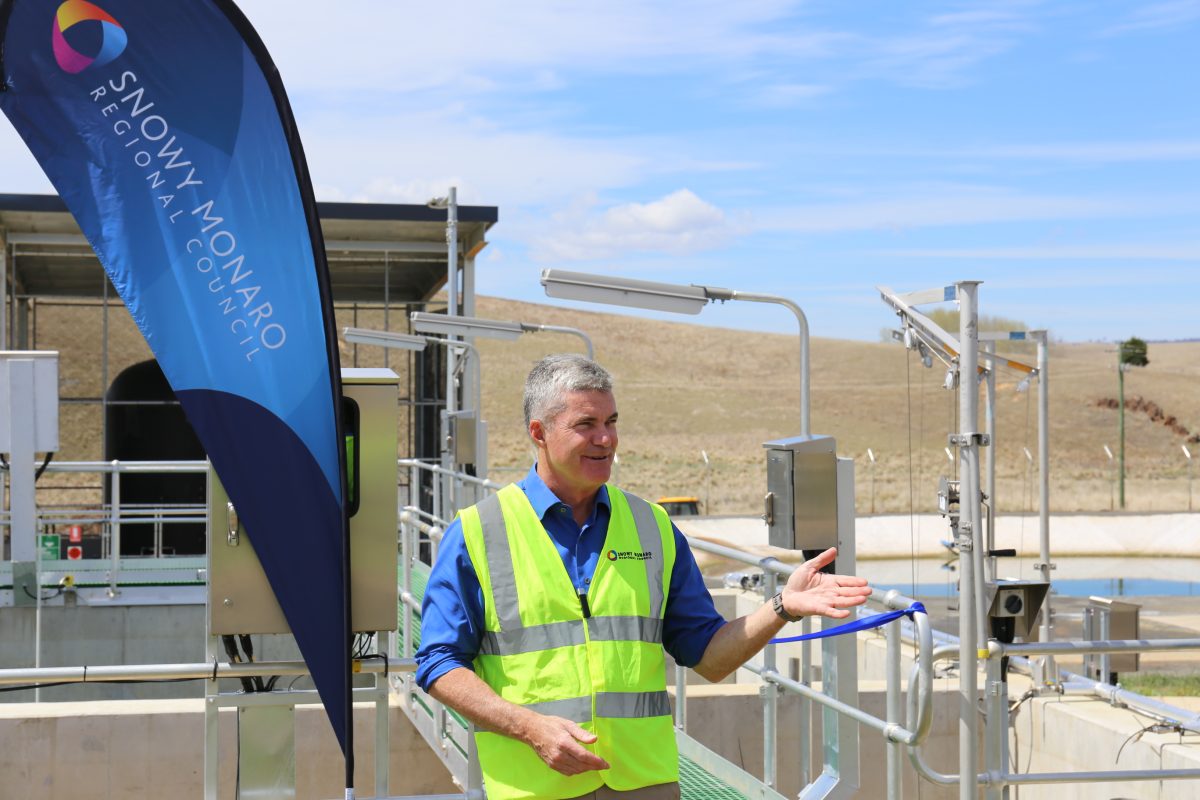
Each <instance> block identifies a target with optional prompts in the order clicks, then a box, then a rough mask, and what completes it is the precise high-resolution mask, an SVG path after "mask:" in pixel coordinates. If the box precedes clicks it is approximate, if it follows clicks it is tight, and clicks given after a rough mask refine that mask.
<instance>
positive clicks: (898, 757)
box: [887, 620, 913, 800]
mask: <svg viewBox="0 0 1200 800" xmlns="http://www.w3.org/2000/svg"><path fill="white" fill-rule="evenodd" d="M900 624H901V623H900V620H895V621H893V622H891V623H890V624H889V625H888V626H887V721H888V722H890V723H895V724H896V725H899V724H901V720H900V715H901V708H900ZM909 691H910V692H911V691H913V687H910V688H909ZM900 748H901V744H900V743H899V742H894V741H888V742H887V796H888V800H902V798H903V797H904V783H903V774H902V772H901V765H902V758H903V754H902V753H901V750H900Z"/></svg>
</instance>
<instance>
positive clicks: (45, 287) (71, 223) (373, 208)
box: [0, 194, 499, 303]
mask: <svg viewBox="0 0 1200 800" xmlns="http://www.w3.org/2000/svg"><path fill="white" fill-rule="evenodd" d="M317 213H318V214H319V215H320V217H321V229H322V232H323V233H324V236H325V250H326V253H327V254H328V259H329V275H330V282H331V284H332V288H333V298H334V300H335V301H336V302H339V303H342V302H371V303H383V302H384V301H385V299H386V300H387V302H389V303H404V302H420V301H425V300H428V299H429V298H430V297H432V296H433V295H434V293H436V292H437V291H438V290H439V289H440V288H442V287H443V286H444V285H445V283H446V261H447V258H446V256H447V253H446V210H445V209H440V208H431V207H429V206H422V205H402V204H395V203H322V202H318V203H317ZM498 218H499V215H498V212H497V209H496V207H495V206H459V207H458V241H459V251H460V258H461V257H466V256H472V255H474V254H476V253H478V252H479V251H480V250H481V249H482V248H483V247H484V246H485V245H486V243H487V242H486V238H485V236H486V233H487V230H488V229H489V228H490V227H491V226H492V225H494V224H495V223H496V221H497V219H498ZM5 240H6V241H7V244H8V246H9V248H10V250H11V253H12V259H13V260H12V262H11V265H10V266H9V268H10V270H11V271H10V272H9V275H8V278H9V281H10V283H9V285H8V291H9V292H10V293H15V294H17V295H22V296H33V297H100V296H103V294H104V291H105V288H104V284H105V278H104V273H103V271H102V270H101V268H100V262H99V260H98V259H97V258H96V254H95V253H94V252H93V251H92V248H91V247H90V246H89V245H88V243H87V241H86V240H85V239H84V238H83V234H82V232H81V231H80V229H79V225H78V224H76V222H75V218H74V217H72V216H71V214H70V212H69V211H67V207H66V204H65V203H64V202H63V201H62V199H61V198H60V197H58V196H57V195H36V194H0V241H5ZM109 291H110V292H112V290H111V287H110V289H109ZM112 294H114V295H115V292H113V293H112Z"/></svg>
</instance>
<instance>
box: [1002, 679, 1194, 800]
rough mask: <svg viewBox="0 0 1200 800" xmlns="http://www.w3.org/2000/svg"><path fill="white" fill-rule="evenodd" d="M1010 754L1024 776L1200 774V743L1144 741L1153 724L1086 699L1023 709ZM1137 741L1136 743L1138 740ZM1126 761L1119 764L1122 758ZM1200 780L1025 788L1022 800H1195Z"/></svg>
mask: <svg viewBox="0 0 1200 800" xmlns="http://www.w3.org/2000/svg"><path fill="white" fill-rule="evenodd" d="M1013 722H1014V724H1013V736H1012V737H1011V738H1010V741H1009V747H1010V748H1011V752H1012V754H1013V755H1014V756H1015V759H1016V768H1015V769H1014V771H1018V772H1077V771H1081V770H1106V771H1107V770H1122V769H1143V770H1162V769H1200V737H1198V736H1196V735H1195V734H1188V735H1187V736H1180V735H1179V734H1178V733H1148V732H1147V733H1142V734H1141V736H1140V737H1139V736H1138V734H1139V732H1140V731H1142V730H1143V729H1144V728H1145V727H1146V726H1147V725H1150V724H1151V723H1153V720H1151V719H1148V718H1146V717H1142V716H1137V715H1135V714H1134V713H1133V712H1132V711H1129V710H1128V709H1119V708H1114V707H1113V706H1110V705H1109V704H1108V703H1105V702H1101V701H1099V700H1094V699H1089V698H1085V697H1070V696H1068V697H1061V698H1060V697H1046V698H1038V699H1034V700H1031V701H1029V702H1026V703H1024V704H1023V705H1022V706H1021V708H1020V710H1019V711H1018V713H1017V714H1016V715H1015V717H1014V718H1013ZM1135 739H1136V741H1135ZM1118 754H1119V758H1118ZM1197 797H1200V779H1192V780H1182V781H1178V780H1173V781H1125V782H1121V783H1101V784H1091V785H1087V784H1060V785H1051V786H1022V787H1021V798H1022V800H1095V798H1121V799H1122V800H1194V799H1195V798H1197Z"/></svg>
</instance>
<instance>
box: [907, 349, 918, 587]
mask: <svg viewBox="0 0 1200 800" xmlns="http://www.w3.org/2000/svg"><path fill="white" fill-rule="evenodd" d="M904 383H905V390H904V400H905V404H906V406H907V411H908V413H907V420H908V547H909V553H910V555H911V559H910V563H911V564H912V596H913V597H916V596H917V535H916V528H915V524H914V522H915V517H916V493H915V491H914V490H913V446H912V351H911V350H906V351H905V355H904Z"/></svg>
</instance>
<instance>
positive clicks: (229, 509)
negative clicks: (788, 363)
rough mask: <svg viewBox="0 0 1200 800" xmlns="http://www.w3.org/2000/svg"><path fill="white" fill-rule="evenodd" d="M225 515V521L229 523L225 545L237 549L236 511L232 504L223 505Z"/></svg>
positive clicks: (237, 523) (237, 525) (237, 524)
mask: <svg viewBox="0 0 1200 800" xmlns="http://www.w3.org/2000/svg"><path fill="white" fill-rule="evenodd" d="M225 513H226V515H227V519H228V521H229V528H228V530H227V531H226V534H225V543H226V544H228V545H229V546H230V547H237V546H238V541H239V539H238V527H239V522H238V513H237V509H236V508H234V507H233V503H232V502H226V503H225Z"/></svg>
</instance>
